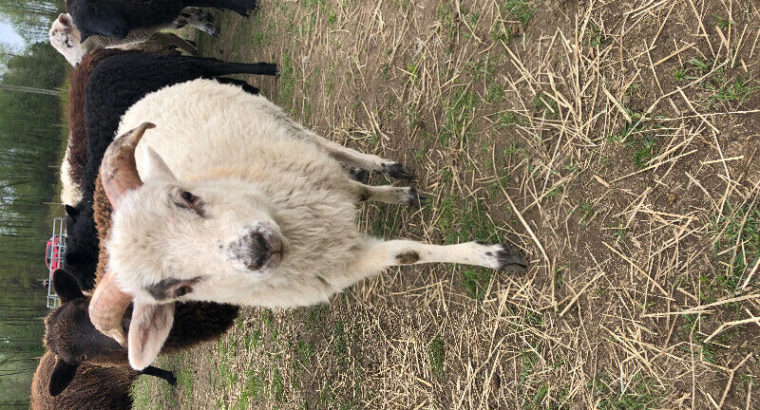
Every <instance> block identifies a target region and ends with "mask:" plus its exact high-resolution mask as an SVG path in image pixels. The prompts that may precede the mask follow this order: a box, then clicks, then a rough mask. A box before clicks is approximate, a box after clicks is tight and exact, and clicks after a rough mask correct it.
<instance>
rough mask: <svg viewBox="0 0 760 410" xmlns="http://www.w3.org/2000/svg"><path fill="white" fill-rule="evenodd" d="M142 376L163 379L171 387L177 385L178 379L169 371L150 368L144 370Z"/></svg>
mask: <svg viewBox="0 0 760 410" xmlns="http://www.w3.org/2000/svg"><path fill="white" fill-rule="evenodd" d="M141 373H142V374H147V375H148V376H154V377H158V378H161V379H164V380H166V382H167V383H169V385H170V386H174V384H175V383H177V378H176V377H174V373H172V372H170V371H169V370H164V369H159V368H158V367H153V366H148V367H146V368H144V369H143V370H142V372H141Z"/></svg>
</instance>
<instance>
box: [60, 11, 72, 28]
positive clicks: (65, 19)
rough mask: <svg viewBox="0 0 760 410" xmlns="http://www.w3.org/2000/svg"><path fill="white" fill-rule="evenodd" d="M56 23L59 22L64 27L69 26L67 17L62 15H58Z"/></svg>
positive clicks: (69, 22)
mask: <svg viewBox="0 0 760 410" xmlns="http://www.w3.org/2000/svg"><path fill="white" fill-rule="evenodd" d="M58 22H60V23H61V24H63V25H64V26H68V25H69V24H71V20H69V16H67V15H66V14H63V13H61V14H59V15H58Z"/></svg>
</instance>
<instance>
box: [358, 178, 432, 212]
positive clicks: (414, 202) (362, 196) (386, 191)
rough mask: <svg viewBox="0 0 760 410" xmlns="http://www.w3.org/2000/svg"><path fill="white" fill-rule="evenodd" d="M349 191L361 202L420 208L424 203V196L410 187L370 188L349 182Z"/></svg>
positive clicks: (387, 186)
mask: <svg viewBox="0 0 760 410" xmlns="http://www.w3.org/2000/svg"><path fill="white" fill-rule="evenodd" d="M349 182H350V186H351V190H352V191H353V192H354V195H356V198H357V199H358V200H359V201H361V202H364V201H379V202H384V203H386V204H399V205H407V206H410V207H414V208H420V207H422V205H423V204H424V203H425V199H426V197H425V195H423V194H422V193H420V192H419V191H417V189H416V188H412V187H395V186H392V185H380V186H372V185H365V184H362V183H361V182H357V181H353V180H350V181H349Z"/></svg>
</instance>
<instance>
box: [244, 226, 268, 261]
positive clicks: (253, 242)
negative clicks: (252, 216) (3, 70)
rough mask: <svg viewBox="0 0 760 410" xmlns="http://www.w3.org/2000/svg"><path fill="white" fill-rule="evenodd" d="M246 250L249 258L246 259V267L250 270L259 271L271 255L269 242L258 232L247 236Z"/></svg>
mask: <svg viewBox="0 0 760 410" xmlns="http://www.w3.org/2000/svg"><path fill="white" fill-rule="evenodd" d="M248 250H249V252H250V253H249V255H250V257H249V258H248V265H247V266H248V269H250V270H259V269H261V267H262V266H264V264H265V263H266V262H267V260H269V257H270V256H271V254H272V248H271V246H270V245H269V242H267V240H266V239H264V235H262V234H260V233H258V232H254V233H252V234H251V235H250V236H249V246H248Z"/></svg>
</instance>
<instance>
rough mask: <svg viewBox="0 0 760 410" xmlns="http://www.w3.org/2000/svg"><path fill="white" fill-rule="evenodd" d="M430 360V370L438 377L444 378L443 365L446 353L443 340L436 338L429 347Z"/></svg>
mask: <svg viewBox="0 0 760 410" xmlns="http://www.w3.org/2000/svg"><path fill="white" fill-rule="evenodd" d="M427 351H428V358H429V359H430V369H431V370H432V371H433V374H434V375H435V376H436V377H441V376H443V363H444V360H445V358H446V352H445V350H444V346H443V340H442V339H441V338H440V337H436V338H435V339H433V341H432V342H430V344H429V345H428V347H427Z"/></svg>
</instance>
